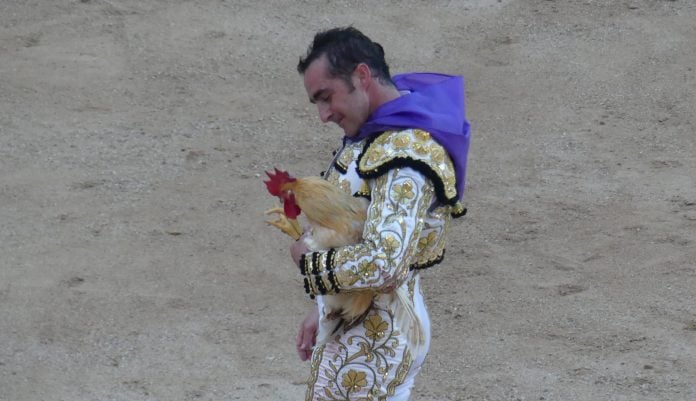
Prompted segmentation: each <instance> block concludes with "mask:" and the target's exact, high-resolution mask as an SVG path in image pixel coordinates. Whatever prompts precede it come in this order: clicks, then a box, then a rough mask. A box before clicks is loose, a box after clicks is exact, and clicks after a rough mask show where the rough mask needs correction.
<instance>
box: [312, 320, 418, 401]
mask: <svg viewBox="0 0 696 401" xmlns="http://www.w3.org/2000/svg"><path fill="white" fill-rule="evenodd" d="M393 323H394V315H393V314H392V313H391V312H389V311H388V310H386V309H382V308H374V309H373V310H372V311H371V312H370V314H369V315H368V316H367V317H366V318H365V320H364V322H363V324H362V326H356V327H354V328H353V329H351V330H350V332H349V333H350V335H348V333H344V334H342V335H338V336H337V337H336V339H335V342H334V343H331V344H330V345H325V346H321V347H318V348H317V350H316V351H315V352H314V353H313V355H312V375H311V377H310V384H309V388H308V389H307V394H306V398H305V399H306V401H339V400H341V401H350V400H365V401H371V400H383V399H386V397H388V396H390V395H394V393H395V392H396V387H397V386H398V385H399V384H401V383H402V382H403V381H404V378H405V376H406V374H407V373H408V371H409V369H410V367H411V363H412V361H413V356H412V355H411V350H410V349H409V347H408V346H407V344H406V342H405V341H403V334H402V333H400V332H399V331H398V330H395V329H394V325H393ZM329 347H332V349H331V351H329Z"/></svg>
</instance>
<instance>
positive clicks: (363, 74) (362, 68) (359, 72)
mask: <svg viewBox="0 0 696 401" xmlns="http://www.w3.org/2000/svg"><path fill="white" fill-rule="evenodd" d="M353 74H355V77H356V78H357V80H358V83H359V84H360V86H362V87H363V89H367V88H368V87H369V86H370V85H371V84H372V71H370V67H368V65H367V64H365V63H360V64H358V65H357V66H356V67H355V71H354V72H353Z"/></svg>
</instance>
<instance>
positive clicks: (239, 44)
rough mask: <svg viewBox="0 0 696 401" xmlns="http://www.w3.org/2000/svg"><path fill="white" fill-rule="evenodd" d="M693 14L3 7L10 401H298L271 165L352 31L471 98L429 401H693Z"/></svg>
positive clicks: (309, 135)
mask: <svg viewBox="0 0 696 401" xmlns="http://www.w3.org/2000/svg"><path fill="white" fill-rule="evenodd" d="M695 20H696V2H694V1H691V0H673V1H668V0H616V1H613V0H555V1H553V0H461V1H433V2H429V1H428V2H426V1H404V2H400V1H382V2H377V1H374V2H373V1H356V2H338V1H296V2H295V1H280V0H275V1H258V2H257V1H250V0H249V1H233V0H210V1H204V0H189V1H185V0H172V1H165V0H152V1H150V0H148V1H140V0H55V1H53V0H27V1H24V0H22V1H20V0H3V1H2V2H0V255H1V257H0V400H2V401H106V400H115V401H126V400H128V401H130V400H132V401H141V400H143V401H144V400H162V401H170V400H173V401H176V400H211V401H218V400H264V401H285V400H300V399H303V394H304V388H303V386H301V385H299V384H298V383H299V382H301V381H302V380H303V379H304V378H305V376H306V375H307V372H308V365H307V364H306V363H303V362H301V361H300V360H299V359H298V358H297V356H296V354H295V350H294V337H295V333H296V329H297V326H298V324H299V321H300V320H301V318H302V316H303V315H304V313H305V311H307V310H308V309H309V308H310V306H311V302H310V301H309V300H307V299H305V297H304V294H303V290H302V288H301V285H300V281H299V279H298V277H297V274H296V271H295V270H294V269H293V268H292V267H291V261H290V259H289V255H288V245H289V242H288V239H287V238H286V237H284V236H283V235H281V234H280V233H278V232H276V231H275V230H273V229H271V228H269V227H267V226H265V225H264V224H263V223H262V222H263V211H264V210H265V209H266V208H268V207H269V206H271V205H272V204H273V199H272V198H270V197H269V196H268V194H267V193H266V192H265V188H264V186H263V184H262V178H263V177H262V175H263V171H264V170H269V169H271V168H272V167H274V166H278V167H283V168H286V169H289V170H291V171H292V172H293V173H294V174H296V175H298V176H301V175H310V174H318V173H319V172H320V171H321V170H324V168H325V165H326V164H327V163H328V161H329V159H330V157H331V150H333V149H335V148H336V147H337V146H338V143H339V140H340V137H341V132H340V130H339V129H338V128H337V127H335V126H328V125H323V124H321V122H320V121H319V118H318V116H317V113H316V110H315V108H314V107H313V106H312V105H311V104H309V103H308V101H307V95H306V94H305V92H304V87H303V85H302V81H301V79H300V77H299V76H298V74H297V73H296V71H295V66H296V63H297V60H298V57H299V56H300V55H301V54H302V53H304V51H305V49H306V46H307V45H308V44H309V42H310V40H311V37H312V36H313V34H314V32H316V31H317V30H320V29H325V28H329V27H333V26H341V25H348V24H354V25H355V26H356V27H357V28H359V29H361V30H363V31H364V32H365V33H367V34H368V35H369V36H371V37H372V38H373V39H374V40H376V41H378V42H380V43H381V44H382V45H384V47H385V49H386V50H387V58H388V61H389V62H390V64H391V67H392V71H393V72H394V73H398V72H408V71H423V70H427V71H439V72H445V73H451V74H463V75H464V76H465V78H466V81H467V88H466V89H467V97H468V98H467V101H468V105H467V107H468V109H467V114H468V117H469V119H470V121H471V123H472V133H473V136H472V144H471V152H470V164H469V177H468V183H469V186H468V191H467V196H466V203H467V206H468V208H469V214H468V215H467V217H465V218H463V219H460V220H458V221H457V223H456V224H454V225H453V227H452V230H451V232H450V240H449V246H448V250H447V257H446V259H445V262H444V263H443V264H441V265H440V266H438V267H437V268H433V269H431V270H429V271H427V272H425V273H424V281H423V282H424V288H425V292H426V297H427V299H428V304H429V307H430V310H431V315H432V319H433V328H432V329H433V345H432V348H431V353H430V356H429V357H428V360H427V362H426V365H425V367H424V370H423V372H422V374H421V375H420V377H419V379H418V381H417V383H416V389H415V390H414V397H413V400H433V401H435V400H495V401H498V400H500V401H518V400H534V401H542V400H544V401H551V400H558V401H585V400H587V401H590V400H591V401H597V400H612V401H629V400H630V401H661V400H675V401H676V400H683V401H687V400H688V401H693V400H696V296H695V295H696V132H695V131H696V117H695V114H696V113H695V112H696V100H695V97H696V96H695V93H696V71H695V69H696V23H694V21H695Z"/></svg>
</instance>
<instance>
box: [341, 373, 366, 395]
mask: <svg viewBox="0 0 696 401" xmlns="http://www.w3.org/2000/svg"><path fill="white" fill-rule="evenodd" d="M341 385H342V386H343V387H345V388H346V390H348V392H351V393H355V392H357V391H360V389H362V388H363V387H365V386H367V374H366V373H365V372H358V371H356V370H353V369H351V370H349V371H348V372H347V373H345V374H344V375H343V380H342V381H341Z"/></svg>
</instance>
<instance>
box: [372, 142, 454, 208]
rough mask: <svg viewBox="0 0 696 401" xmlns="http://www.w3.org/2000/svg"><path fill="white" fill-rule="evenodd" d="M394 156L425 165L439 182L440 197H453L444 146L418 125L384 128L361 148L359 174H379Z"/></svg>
mask: <svg viewBox="0 0 696 401" xmlns="http://www.w3.org/2000/svg"><path fill="white" fill-rule="evenodd" d="M394 159H400V160H411V161H417V162H419V163H423V164H424V165H426V166H428V168H429V169H430V170H431V171H432V172H433V173H434V174H433V175H434V177H437V179H438V180H439V181H440V182H441V183H442V186H443V192H444V193H443V194H442V196H444V197H445V198H446V199H441V201H451V200H453V199H455V198H456V196H457V188H456V175H455V172H454V164H453V163H452V160H451V159H450V157H449V156H448V155H447V152H446V151H445V148H443V147H442V146H441V145H440V144H439V143H437V142H436V141H435V140H434V139H433V138H432V136H431V135H430V133H428V132H426V131H423V130H418V129H412V130H403V131H388V132H385V133H384V134H382V135H380V136H378V137H377V138H376V139H375V140H374V141H372V143H371V144H370V145H369V146H368V147H367V148H366V149H365V151H364V154H363V156H362V158H361V159H360V161H359V164H358V170H359V172H360V174H362V175H363V176H372V175H379V174H380V173H381V170H382V169H383V168H384V166H388V165H389V164H390V163H392V161H393V160H394Z"/></svg>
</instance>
